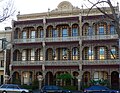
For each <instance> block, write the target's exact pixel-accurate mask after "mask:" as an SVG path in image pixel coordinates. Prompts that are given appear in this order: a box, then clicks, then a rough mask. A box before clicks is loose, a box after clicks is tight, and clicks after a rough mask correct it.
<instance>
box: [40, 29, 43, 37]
mask: <svg viewBox="0 0 120 93" xmlns="http://www.w3.org/2000/svg"><path fill="white" fill-rule="evenodd" d="M43 36H44V35H43V30H41V31H40V38H42V37H43Z"/></svg>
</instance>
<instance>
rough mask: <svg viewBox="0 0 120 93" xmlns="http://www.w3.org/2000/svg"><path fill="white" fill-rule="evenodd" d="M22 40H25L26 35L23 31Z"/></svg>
mask: <svg viewBox="0 0 120 93" xmlns="http://www.w3.org/2000/svg"><path fill="white" fill-rule="evenodd" d="M22 38H23V39H25V38H27V33H26V32H25V31H23V32H22Z"/></svg>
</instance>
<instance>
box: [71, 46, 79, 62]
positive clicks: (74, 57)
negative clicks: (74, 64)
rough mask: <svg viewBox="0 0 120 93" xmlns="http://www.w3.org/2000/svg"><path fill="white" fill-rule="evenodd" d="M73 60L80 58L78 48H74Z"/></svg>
mask: <svg viewBox="0 0 120 93" xmlns="http://www.w3.org/2000/svg"><path fill="white" fill-rule="evenodd" d="M72 55H73V60H78V48H73V50H72Z"/></svg>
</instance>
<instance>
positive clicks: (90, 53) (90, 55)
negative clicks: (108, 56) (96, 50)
mask: <svg viewBox="0 0 120 93" xmlns="http://www.w3.org/2000/svg"><path fill="white" fill-rule="evenodd" d="M88 56H89V60H92V59H94V55H93V50H92V49H91V47H90V48H89V50H88Z"/></svg>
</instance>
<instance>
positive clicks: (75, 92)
mask: <svg viewBox="0 0 120 93" xmlns="http://www.w3.org/2000/svg"><path fill="white" fill-rule="evenodd" d="M33 93H40V91H39V90H33ZM72 93H82V92H79V91H73V92H72Z"/></svg>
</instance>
